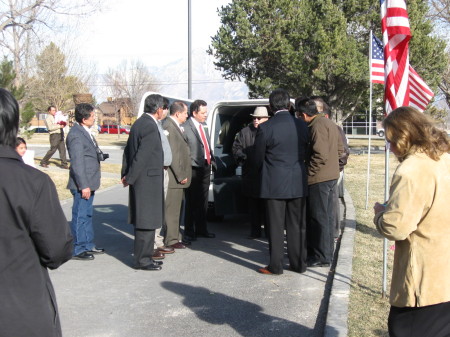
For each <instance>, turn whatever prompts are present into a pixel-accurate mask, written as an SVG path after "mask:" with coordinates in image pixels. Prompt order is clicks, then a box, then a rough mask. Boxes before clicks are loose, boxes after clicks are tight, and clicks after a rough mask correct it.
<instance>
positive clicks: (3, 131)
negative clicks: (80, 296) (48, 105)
mask: <svg viewBox="0 0 450 337" xmlns="http://www.w3.org/2000/svg"><path fill="white" fill-rule="evenodd" d="M18 126H19V106H18V104H17V102H16V100H15V99H14V97H13V96H12V95H11V94H10V93H9V92H8V91H6V90H5V89H0V172H1V174H0V214H1V222H0V275H1V276H0V299H1V305H0V337H11V336H14V337H29V336H46V337H59V336H61V325H60V322H59V315H58V307H57V305H56V298H55V292H54V290H53V286H52V283H51V281H50V277H49V275H48V271H47V268H50V269H56V268H58V267H59V266H60V265H61V264H63V263H64V262H66V261H67V260H69V259H70V258H71V257H72V236H71V234H70V228H69V225H68V223H67V220H66V217H65V216H64V213H63V210H62V209H61V204H60V202H59V200H58V194H57V192H56V188H55V185H54V184H53V182H52V180H51V179H50V177H49V176H48V175H47V174H44V173H42V172H40V171H39V170H36V169H35V168H33V167H31V166H29V165H26V164H25V163H24V162H23V161H22V158H21V157H20V156H19V155H18V154H17V152H16V151H15V150H14V148H15V142H16V136H17V130H18Z"/></svg>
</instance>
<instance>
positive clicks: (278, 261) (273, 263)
mask: <svg viewBox="0 0 450 337" xmlns="http://www.w3.org/2000/svg"><path fill="white" fill-rule="evenodd" d="M305 205H306V203H305V198H295V199H267V200H266V224H267V225H268V227H269V233H270V235H269V250H270V263H269V266H268V269H269V271H270V272H272V273H274V274H282V273H283V256H284V229H285V228H286V238H287V252H288V258H289V263H290V268H291V270H293V271H296V272H299V273H302V272H304V271H305V270H306V225H305Z"/></svg>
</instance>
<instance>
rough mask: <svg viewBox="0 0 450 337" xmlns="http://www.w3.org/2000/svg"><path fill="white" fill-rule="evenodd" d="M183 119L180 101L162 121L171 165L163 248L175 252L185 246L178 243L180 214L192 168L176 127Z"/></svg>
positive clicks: (185, 142)
mask: <svg viewBox="0 0 450 337" xmlns="http://www.w3.org/2000/svg"><path fill="white" fill-rule="evenodd" d="M186 119H187V106H186V104H185V103H183V102H179V101H177V102H173V103H172V105H171V106H170V116H169V117H168V118H167V119H166V120H165V123H164V130H166V131H167V132H168V135H167V139H168V140H169V144H170V148H171V150H172V163H171V164H170V166H169V169H168V173H169V187H168V189H167V196H166V213H165V216H166V235H165V237H164V245H165V246H167V247H172V248H175V249H183V248H186V246H185V245H184V244H183V243H182V242H180V241H181V237H180V225H179V224H180V212H181V204H182V201H183V195H184V189H186V188H188V187H189V186H190V184H191V177H192V167H191V157H190V154H189V145H188V143H187V140H186V138H185V137H184V129H182V127H181V126H180V125H181V124H183V123H184V122H186Z"/></svg>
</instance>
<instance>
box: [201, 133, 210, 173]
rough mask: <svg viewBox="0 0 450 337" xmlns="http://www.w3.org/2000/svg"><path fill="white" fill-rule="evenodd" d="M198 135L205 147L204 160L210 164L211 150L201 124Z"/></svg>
mask: <svg viewBox="0 0 450 337" xmlns="http://www.w3.org/2000/svg"><path fill="white" fill-rule="evenodd" d="M200 137H201V138H202V142H203V146H204V147H205V153H206V162H207V163H208V165H210V164H211V152H210V151H209V146H208V141H207V140H206V136H205V132H204V131H203V125H201V124H200Z"/></svg>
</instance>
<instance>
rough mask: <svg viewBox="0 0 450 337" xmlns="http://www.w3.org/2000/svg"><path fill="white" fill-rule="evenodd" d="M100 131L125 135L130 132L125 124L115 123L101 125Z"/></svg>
mask: <svg viewBox="0 0 450 337" xmlns="http://www.w3.org/2000/svg"><path fill="white" fill-rule="evenodd" d="M99 132H100V133H110V134H115V135H117V134H118V133H120V134H122V135H125V134H127V135H128V134H129V133H130V128H129V127H127V126H122V125H120V126H117V125H102V126H100V131H99Z"/></svg>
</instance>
